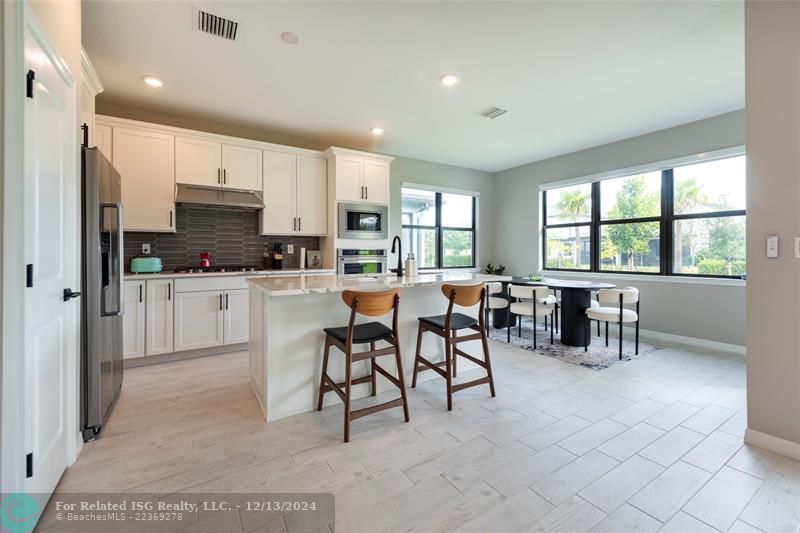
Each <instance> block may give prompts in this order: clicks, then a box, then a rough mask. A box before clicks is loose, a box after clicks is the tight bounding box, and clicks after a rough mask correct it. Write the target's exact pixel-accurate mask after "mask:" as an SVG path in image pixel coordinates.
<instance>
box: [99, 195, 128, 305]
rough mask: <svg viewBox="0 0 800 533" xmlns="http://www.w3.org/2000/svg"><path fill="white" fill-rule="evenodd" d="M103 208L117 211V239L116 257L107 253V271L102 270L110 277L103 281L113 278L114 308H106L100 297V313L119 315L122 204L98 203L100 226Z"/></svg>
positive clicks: (120, 300) (120, 299)
mask: <svg viewBox="0 0 800 533" xmlns="http://www.w3.org/2000/svg"><path fill="white" fill-rule="evenodd" d="M105 209H116V211H117V231H116V239H117V247H116V248H117V249H116V257H114V256H113V255H112V254H107V255H108V262H107V263H106V264H107V265H108V266H107V267H106V268H107V270H108V272H104V273H103V276H104V277H105V276H108V277H109V278H110V279H107V280H104V282H106V281H108V282H110V281H111V280H113V282H114V289H115V290H114V292H115V293H116V304H117V305H116V309H110V310H109V309H106V308H105V299H104V298H101V299H100V301H101V306H102V309H101V311H100V314H101V315H102V316H121V315H122V258H123V257H124V248H123V243H122V223H123V216H122V204H121V203H106V202H101V203H100V213H101V215H100V227H101V228H102V227H104V225H105V224H104V221H103V215H102V213H104V212H105Z"/></svg>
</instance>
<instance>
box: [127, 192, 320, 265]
mask: <svg viewBox="0 0 800 533" xmlns="http://www.w3.org/2000/svg"><path fill="white" fill-rule="evenodd" d="M175 214H176V228H175V229H176V232H175V233H149V232H138V231H137V232H132V231H126V232H125V270H130V261H131V259H132V258H133V257H134V256H136V255H139V254H140V253H141V252H142V244H143V243H150V255H154V256H157V257H160V258H161V260H162V261H163V269H164V270H165V271H166V270H174V269H176V268H178V267H182V266H187V265H189V266H198V265H199V264H200V252H203V251H206V252H209V253H210V255H211V264H212V265H240V264H244V265H258V266H263V262H264V261H263V253H264V246H265V245H269V249H270V250H271V249H272V244H273V243H276V242H279V243H281V244H283V252H284V254H283V268H298V267H299V266H300V247H305V248H306V249H307V250H319V249H320V248H319V245H320V243H319V237H287V236H269V235H263V236H262V235H259V226H258V212H257V211H244V210H241V209H230V208H223V207H187V206H182V205H179V206H177V208H176V210H175ZM287 244H293V245H294V246H295V253H293V254H287V253H286V249H287V248H286V245H287Z"/></svg>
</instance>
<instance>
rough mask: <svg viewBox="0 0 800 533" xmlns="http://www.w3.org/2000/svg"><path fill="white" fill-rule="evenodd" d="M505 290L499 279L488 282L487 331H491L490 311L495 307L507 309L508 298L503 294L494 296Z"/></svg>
mask: <svg viewBox="0 0 800 533" xmlns="http://www.w3.org/2000/svg"><path fill="white" fill-rule="evenodd" d="M501 292H503V284H502V283H500V282H499V281H492V282H490V283H487V284H486V295H487V296H486V318H485V320H484V322H485V323H486V331H489V313H490V311H494V310H495V309H505V308H506V307H508V300H507V299H506V298H503V297H502V296H492V295H493V294H500V293H501Z"/></svg>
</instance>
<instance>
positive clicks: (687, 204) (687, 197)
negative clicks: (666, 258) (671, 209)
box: [673, 178, 706, 272]
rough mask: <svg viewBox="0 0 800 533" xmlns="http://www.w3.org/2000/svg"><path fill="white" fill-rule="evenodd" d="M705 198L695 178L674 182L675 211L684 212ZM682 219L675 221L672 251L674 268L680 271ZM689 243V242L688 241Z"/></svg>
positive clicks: (681, 264) (681, 259)
mask: <svg viewBox="0 0 800 533" xmlns="http://www.w3.org/2000/svg"><path fill="white" fill-rule="evenodd" d="M705 200H706V197H705V194H703V189H702V188H701V187H700V184H698V183H697V180H696V179H695V178H689V179H687V180H680V181H679V182H678V183H676V184H675V193H674V206H675V212H676V213H686V212H687V211H690V210H692V209H693V208H694V207H695V206H697V204H699V203H701V202H704V201H705ZM682 224H683V220H680V219H678V220H676V221H675V233H674V236H675V237H674V238H675V252H674V255H673V257H674V260H675V263H674V270H675V271H676V272H680V271H681V268H682V267H683V231H682V227H681V226H682ZM690 245H691V243H690Z"/></svg>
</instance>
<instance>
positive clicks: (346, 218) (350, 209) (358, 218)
mask: <svg viewBox="0 0 800 533" xmlns="http://www.w3.org/2000/svg"><path fill="white" fill-rule="evenodd" d="M339 238H340V239H388V238H389V208H388V207H387V206H385V205H370V204H339Z"/></svg>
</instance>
